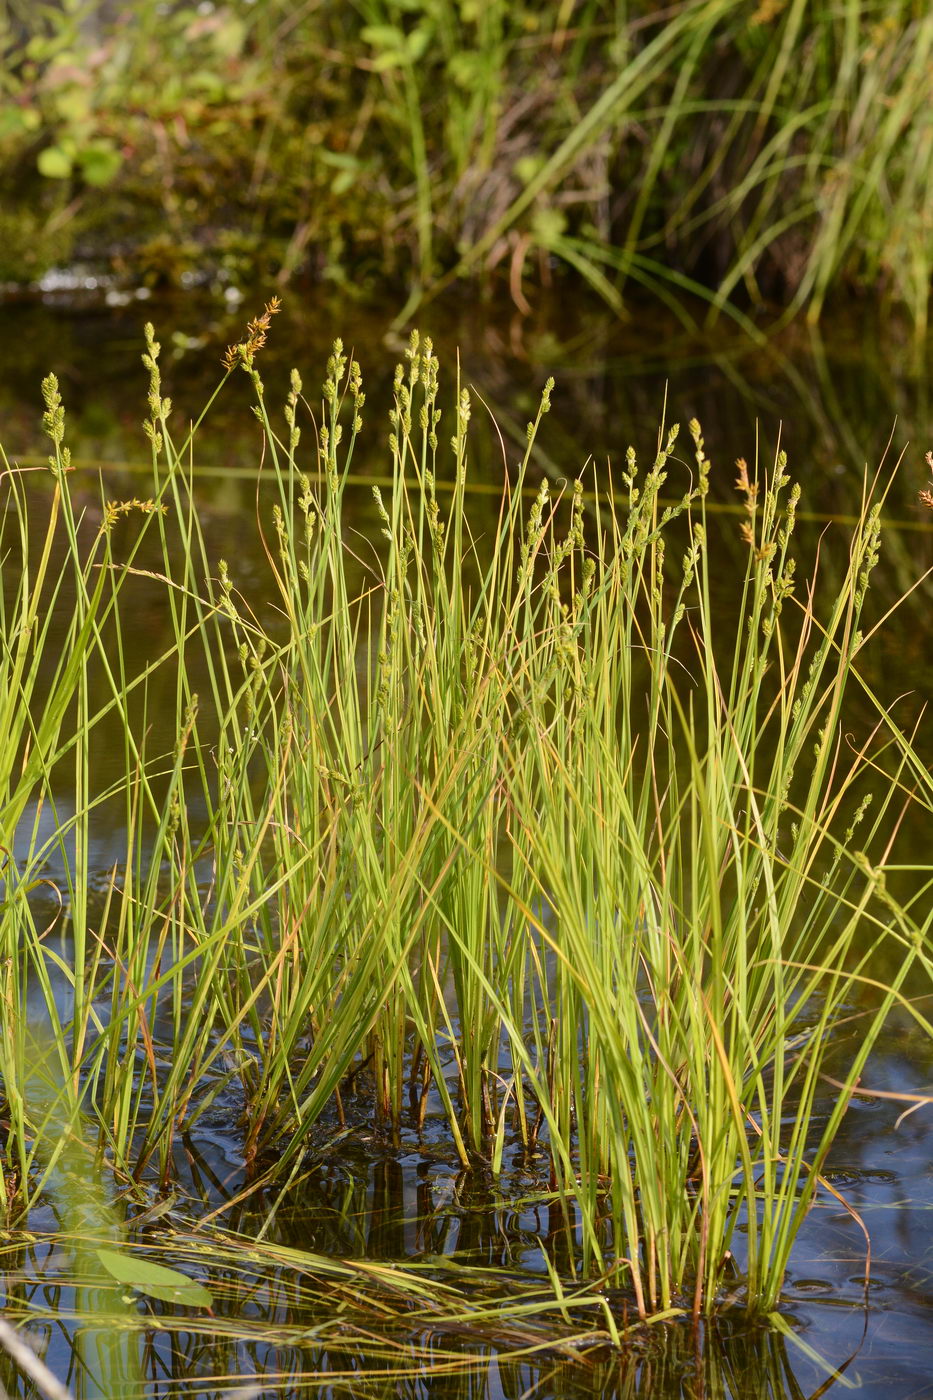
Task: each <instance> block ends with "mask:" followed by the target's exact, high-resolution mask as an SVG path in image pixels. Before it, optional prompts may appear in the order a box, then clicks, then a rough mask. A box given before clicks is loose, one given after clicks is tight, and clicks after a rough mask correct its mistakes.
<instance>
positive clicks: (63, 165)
mask: <svg viewBox="0 0 933 1400" xmlns="http://www.w3.org/2000/svg"><path fill="white" fill-rule="evenodd" d="M36 165H37V166H38V167H39V174H40V175H45V176H46V178H47V179H49V180H67V179H68V176H69V175H70V174H71V168H72V160H71V156H70V155H68V153H67V151H63V150H62V148H61V146H46V148H45V150H44V151H40V152H39V155H38V157H37V159H36Z"/></svg>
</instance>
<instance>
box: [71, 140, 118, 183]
mask: <svg viewBox="0 0 933 1400" xmlns="http://www.w3.org/2000/svg"><path fill="white" fill-rule="evenodd" d="M78 164H79V166H80V167H81V174H82V175H83V176H84V178H85V180H86V181H87V183H88V184H89V185H109V184H110V181H111V180H112V179H113V178H114V176H115V175H116V174H117V172H118V171H119V169H120V167H121V165H122V164H123V157H122V156H121V154H120V152H119V151H118V150H117V148H116V147H115V146H113V145H111V143H110V142H109V141H95V142H94V143H93V144H92V145H89V146H85V147H84V149H83V150H81V151H79V152H78Z"/></svg>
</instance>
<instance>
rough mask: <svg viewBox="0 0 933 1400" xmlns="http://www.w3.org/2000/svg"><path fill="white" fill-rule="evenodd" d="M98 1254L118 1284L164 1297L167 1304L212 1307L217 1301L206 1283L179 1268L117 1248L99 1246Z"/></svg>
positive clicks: (156, 1296)
mask: <svg viewBox="0 0 933 1400" xmlns="http://www.w3.org/2000/svg"><path fill="white" fill-rule="evenodd" d="M95 1253H96V1255H97V1257H98V1259H99V1260H100V1262H101V1264H102V1265H103V1267H104V1268H105V1269H106V1270H107V1273H108V1274H110V1276H111V1278H115V1279H116V1281H117V1283H124V1284H127V1285H128V1286H129V1287H130V1288H135V1289H136V1290H137V1292H139V1293H145V1294H147V1295H148V1296H149V1297H150V1298H160V1299H161V1300H162V1302H165V1303H184V1304H185V1305H186V1306H187V1307H189V1308H209V1307H210V1306H211V1305H212V1303H213V1301H214V1299H213V1296H212V1294H211V1293H210V1292H209V1291H208V1289H206V1288H205V1287H204V1285H203V1283H197V1282H196V1281H195V1280H194V1279H192V1278H189V1277H188V1275H187V1274H183V1273H180V1272H179V1270H178V1269H168V1268H166V1267H165V1265H164V1264H153V1263H152V1261H151V1260H149V1259H144V1258H142V1257H141V1256H139V1255H135V1254H121V1253H120V1252H119V1251H118V1250H116V1249H98V1250H95Z"/></svg>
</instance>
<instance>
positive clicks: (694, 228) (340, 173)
mask: <svg viewBox="0 0 933 1400" xmlns="http://www.w3.org/2000/svg"><path fill="white" fill-rule="evenodd" d="M9 9H10V14H9V16H8V18H7V19H6V20H5V21H0V56H2V59H3V69H4V80H3V83H2V85H0V152H2V155H3V161H2V167H3V171H4V173H3V175H2V176H0V195H2V214H0V229H2V233H3V239H2V248H0V281H3V280H7V279H14V280H29V279H30V278H34V277H37V276H39V275H41V273H42V272H43V271H44V270H46V269H47V268H48V267H49V266H50V265H54V264H61V263H62V262H64V261H67V260H68V259H69V258H70V257H72V256H75V255H77V256H79V257H80V256H86V255H88V254H90V255H92V256H98V257H100V256H101V255H102V256H103V257H104V258H105V259H107V260H109V261H110V263H111V265H112V266H113V267H114V268H115V269H116V270H117V271H118V273H120V274H121V275H124V276H127V277H130V278H139V277H140V276H142V277H143V278H144V279H145V280H147V281H149V282H158V281H162V280H167V281H175V282H178V281H180V280H182V279H184V278H185V277H187V276H194V275H197V274H198V273H199V272H200V271H201V270H203V268H204V266H205V263H206V261H207V260H209V259H210V260H212V261H213V264H214V267H215V270H216V273H217V276H218V278H219V279H221V280H222V281H231V280H232V281H233V282H236V283H243V282H244V281H252V282H253V283H255V281H256V280H257V277H259V278H262V277H265V276H268V275H269V274H270V273H276V274H278V275H279V276H280V277H281V278H282V279H283V280H287V279H288V278H289V277H290V276H292V275H293V274H294V273H298V272H307V273H310V274H311V275H313V276H316V277H323V278H326V279H328V280H330V281H336V282H340V283H343V284H345V285H346V286H348V287H359V286H367V287H369V288H370V289H371V288H372V286H373V285H380V286H385V283H386V279H387V278H390V279H393V282H394V285H395V289H396V293H398V290H399V289H400V288H401V287H407V288H408V289H409V290H411V293H412V297H411V302H410V303H409V305H410V306H412V305H414V304H415V303H416V302H417V300H418V298H419V297H421V296H423V295H424V294H430V293H432V292H433V291H434V290H436V288H437V286H438V285H439V283H441V282H446V281H449V280H451V279H456V278H464V277H471V278H474V277H478V278H481V279H488V278H489V277H491V276H498V277H500V278H501V279H502V280H503V281H507V282H508V285H509V287H510V289H511V292H512V295H513V297H514V299H515V302H516V304H517V305H518V306H519V307H521V308H523V309H524V308H525V307H526V306H527V304H528V298H529V297H533V293H534V288H535V286H536V284H539V283H540V282H541V281H542V280H543V281H548V280H549V278H550V277H551V275H552V271H553V269H554V268H560V269H563V270H564V271H566V272H569V273H571V274H572V275H573V276H575V277H576V278H577V279H582V281H583V282H585V283H586V284H588V285H589V286H590V287H591V288H593V289H594V290H595V291H596V292H597V294H598V295H600V296H601V297H603V298H604V300H605V301H606V302H607V303H608V304H609V305H610V306H612V307H613V308H614V309H616V310H617V311H620V312H623V313H624V311H625V304H626V298H627V293H628V292H629V291H630V290H631V289H641V290H643V289H644V288H647V289H649V290H650V291H651V292H652V293H654V294H656V295H658V296H659V297H661V298H662V299H664V300H665V301H667V302H669V303H670V304H671V305H673V306H674V307H675V309H677V310H678V312H679V313H680V314H682V315H684V316H686V314H687V313H686V310H685V308H684V306H683V302H684V299H685V294H688V293H689V294H692V295H693V296H699V297H701V298H704V299H706V300H707V301H709V302H710V303H711V308H712V311H713V312H714V313H715V312H716V311H718V310H721V309H722V308H724V307H725V308H732V309H735V308H736V307H742V308H747V307H748V306H749V305H750V304H751V305H752V306H756V307H757V306H759V305H760V304H762V303H764V304H765V305H768V304H770V305H771V306H774V305H779V306H781V307H782V308H789V310H790V311H795V310H804V309H805V310H806V311H807V313H808V314H809V315H810V316H811V318H813V319H816V318H818V317H819V316H820V315H821V313H822V311H823V308H824V306H825V304H826V303H827V299H828V298H831V296H832V295H833V294H834V293H836V294H838V293H839V292H844V291H846V290H848V289H850V288H853V287H855V288H859V289H862V290H869V291H872V292H880V293H881V294H882V296H883V297H884V299H885V300H886V301H887V302H891V303H895V304H899V305H901V306H904V307H906V308H907V310H908V313H909V315H910V316H911V317H912V319H913V320H914V322H915V323H916V326H917V328H918V331H920V332H921V333H922V331H923V328H924V327H925V325H926V321H927V312H928V303H929V294H930V282H931V271H933V240H931V218H933V203H931V201H933V144H931V141H930V133H929V67H930V61H931V51H933V16H931V14H930V11H929V7H928V6H927V5H925V4H921V3H918V0H889V3H886V4H884V5H881V4H879V3H877V0H833V2H832V3H830V0H686V3H684V4H678V5H674V6H665V5H658V4H655V3H654V0H619V3H611V4H610V3H608V0H546V2H545V3H540V4H531V3H525V0H520V3H514V0H485V3H482V4H474V3H454V0H354V3H352V4H346V3H342V0H324V3H321V4H314V5H305V6H297V7H296V6H294V5H293V4H291V3H286V0H264V3H262V4H253V3H250V0H225V2H224V3H218V4H215V5H213V6H212V8H211V10H210V11H209V12H206V11H204V10H203V7H201V6H198V5H195V4H189V3H183V2H179V0H173V3H171V4H161V3H156V0H141V2H140V3H137V4H135V5H134V6H133V21H134V22H133V24H132V26H127V25H126V24H125V23H124V22H123V21H124V18H125V16H124V14H123V12H122V11H121V9H120V7H116V8H114V9H113V11H112V12H108V10H107V8H106V7H102V6H101V5H99V4H98V3H97V0H73V2H70V3H68V4H63V5H61V6H46V7H44V8H37V7H35V6H31V5H28V4H25V3H23V0H12V3H11V5H10V7H9Z"/></svg>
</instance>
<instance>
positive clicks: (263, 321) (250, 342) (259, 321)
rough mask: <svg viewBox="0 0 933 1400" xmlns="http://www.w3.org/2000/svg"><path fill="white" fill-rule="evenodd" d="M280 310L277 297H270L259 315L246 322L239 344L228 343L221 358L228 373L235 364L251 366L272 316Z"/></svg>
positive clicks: (280, 306) (264, 337) (280, 304)
mask: <svg viewBox="0 0 933 1400" xmlns="http://www.w3.org/2000/svg"><path fill="white" fill-rule="evenodd" d="M281 310H282V303H281V301H280V300H279V298H278V297H270V298H269V300H268V301H267V302H266V305H265V309H264V310H263V313H262V315H261V316H254V317H253V319H252V320H251V321H250V322H249V323H248V324H247V327H246V339H245V340H243V341H241V342H240V344H239V345H228V346H227V349H226V352H225V354H224V358H223V367H224V369H225V370H226V371H227V373H228V374H230V373H231V372H232V371H233V370H235V369H236V367H237V365H245V366H246V368H247V369H249V368H251V367H252V363H253V356H254V355H255V354H256V352H257V350H261V349H262V347H263V346H264V345H265V343H266V333H267V331H268V329H269V323H270V321H271V320H272V317H273V316H277V315H278V314H279V312H280V311H281Z"/></svg>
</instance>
